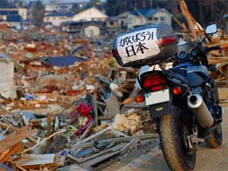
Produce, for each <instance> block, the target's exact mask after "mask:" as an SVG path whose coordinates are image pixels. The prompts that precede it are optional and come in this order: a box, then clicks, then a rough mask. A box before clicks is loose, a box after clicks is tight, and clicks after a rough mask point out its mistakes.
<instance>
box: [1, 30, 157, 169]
mask: <svg viewBox="0 0 228 171" xmlns="http://www.w3.org/2000/svg"><path fill="white" fill-rule="evenodd" d="M0 36H1V39H0V40H1V42H0V59H1V60H0V67H1V70H2V72H1V76H0V95H1V98H0V101H1V106H0V112H1V113H0V147H1V148H0V162H1V163H3V164H0V168H5V169H6V170H7V169H8V170H10V169H9V168H8V167H10V168H12V169H13V170H57V169H59V170H61V169H63V170H64V169H66V166H68V167H69V166H71V165H73V164H77V165H80V166H82V167H86V168H88V167H92V166H93V165H96V164H97V163H99V162H101V161H104V160H106V159H108V158H110V157H112V156H116V155H117V154H123V153H124V152H126V151H127V150H129V149H131V148H133V147H135V146H137V145H138V144H139V143H142V142H143V141H144V140H148V139H151V138H154V137H157V135H156V134H154V133H151V132H152V130H154V128H153V124H149V123H151V120H150V117H149V114H148V113H147V112H141V110H132V109H131V107H129V108H127V107H125V108H124V110H125V112H122V111H120V109H121V107H122V106H123V104H122V102H123V101H124V100H126V99H128V98H129V97H130V98H131V99H132V98H133V99H134V97H135V96H136V95H137V93H138V90H137V89H135V86H134V84H135V81H136V73H135V71H134V69H131V68H120V67H119V66H118V65H117V64H116V62H115V60H114V59H113V57H112V55H111V53H110V47H109V46H108V44H109V43H108V42H105V41H106V40H104V42H102V41H99V42H97V41H93V40H85V39H83V38H80V37H75V36H73V35H66V34H64V33H61V32H58V31H53V30H51V31H50V30H45V29H37V30H36V31H34V30H33V31H28V30H27V31H25V32H23V31H21V32H19V31H14V30H11V29H9V28H0ZM100 52H102V53H100ZM141 108H144V105H143V104H141ZM139 111H140V112H139ZM118 113H128V114H126V115H120V114H118ZM116 114H118V115H116ZM143 125H146V126H143ZM145 127H146V128H147V129H146V130H145ZM148 130H149V131H148Z"/></svg>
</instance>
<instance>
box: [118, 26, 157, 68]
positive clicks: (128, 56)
mask: <svg viewBox="0 0 228 171" xmlns="http://www.w3.org/2000/svg"><path fill="white" fill-rule="evenodd" d="M117 43H118V44H117V51H118V53H119V55H120V57H121V59H122V61H123V63H124V64H126V63H129V62H134V61H138V60H142V59H146V58H148V57H150V56H155V55H157V54H159V53H160V49H159V45H158V39H157V29H156V28H148V29H145V30H139V31H136V32H133V33H129V34H126V35H123V36H121V37H119V38H118V40H117Z"/></svg>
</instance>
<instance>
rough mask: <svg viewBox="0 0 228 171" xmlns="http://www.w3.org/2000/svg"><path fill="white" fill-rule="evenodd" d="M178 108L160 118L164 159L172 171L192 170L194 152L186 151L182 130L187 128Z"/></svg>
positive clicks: (194, 160)
mask: <svg viewBox="0 0 228 171" xmlns="http://www.w3.org/2000/svg"><path fill="white" fill-rule="evenodd" d="M181 112H183V111H182V110H181V109H180V108H179V107H175V106H173V107H172V110H171V113H170V114H169V115H165V116H163V117H161V118H160V121H159V135H160V142H161V149H162V152H163V155H164V158H165V160H166V162H167V164H168V166H169V167H170V169H171V170H173V171H186V170H192V169H193V168H194V167H195V162H196V150H192V151H189V150H187V147H186V143H185V142H184V139H185V138H187V137H184V136H183V131H182V129H183V128H184V127H187V126H186V124H184V122H183V121H182V119H181V117H180V115H181Z"/></svg>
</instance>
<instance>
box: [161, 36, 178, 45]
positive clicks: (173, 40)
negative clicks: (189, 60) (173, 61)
mask: <svg viewBox="0 0 228 171" xmlns="http://www.w3.org/2000/svg"><path fill="white" fill-rule="evenodd" d="M176 42H177V37H176V36H170V37H164V38H161V39H159V43H160V45H161V46H166V45H169V44H174V43H176Z"/></svg>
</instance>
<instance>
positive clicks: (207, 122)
mask: <svg viewBox="0 0 228 171" xmlns="http://www.w3.org/2000/svg"><path fill="white" fill-rule="evenodd" d="M187 100H188V107H189V108H190V109H191V111H192V112H193V114H194V115H195V116H196V119H197V121H198V123H199V125H200V126H201V127H202V128H209V127H210V126H212V125H213V123H214V119H213V117H212V116H211V113H210V111H209V110H208V108H207V106H206V104H205V103H204V101H203V99H202V97H201V96H200V95H198V94H192V95H189V96H188V98H187Z"/></svg>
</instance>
